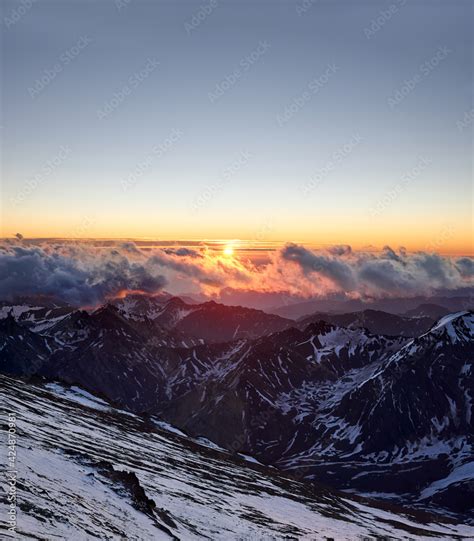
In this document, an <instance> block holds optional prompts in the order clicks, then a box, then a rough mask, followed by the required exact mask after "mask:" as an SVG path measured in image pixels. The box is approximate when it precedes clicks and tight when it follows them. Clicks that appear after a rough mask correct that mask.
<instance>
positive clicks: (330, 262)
mask: <svg viewBox="0 0 474 541" xmlns="http://www.w3.org/2000/svg"><path fill="white" fill-rule="evenodd" d="M281 256H282V257H283V259H285V260H286V261H293V262H294V263H296V264H298V265H299V266H300V267H301V269H302V270H303V272H304V273H318V274H320V275H321V276H325V277H326V278H329V279H330V280H331V281H332V282H334V284H336V285H337V286H339V287H341V288H342V289H344V290H346V291H351V290H353V289H354V288H355V286H356V283H355V280H354V275H353V271H352V268H351V266H350V265H349V264H348V263H346V262H344V261H340V260H338V259H332V258H329V257H326V256H324V255H319V254H316V253H315V252H312V251H310V250H307V249H306V248H305V247H304V246H300V245H298V244H287V245H286V246H285V247H284V248H283V249H282V251H281Z"/></svg>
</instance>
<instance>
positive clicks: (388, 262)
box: [357, 255, 417, 294]
mask: <svg viewBox="0 0 474 541" xmlns="http://www.w3.org/2000/svg"><path fill="white" fill-rule="evenodd" d="M388 257H389V259H376V258H374V259H368V260H366V261H363V262H362V264H361V265H360V267H359V268H358V273H357V274H358V278H359V281H360V282H361V283H362V284H363V285H364V286H366V287H367V288H368V289H369V290H370V289H376V290H379V291H384V292H385V293H388V294H393V293H397V294H400V293H402V294H403V293H409V294H411V293H412V291H415V290H416V286H417V284H416V282H415V280H414V279H413V277H412V276H410V274H409V273H407V272H403V270H402V267H401V266H400V265H399V264H397V260H393V259H392V257H391V255H389V256H388Z"/></svg>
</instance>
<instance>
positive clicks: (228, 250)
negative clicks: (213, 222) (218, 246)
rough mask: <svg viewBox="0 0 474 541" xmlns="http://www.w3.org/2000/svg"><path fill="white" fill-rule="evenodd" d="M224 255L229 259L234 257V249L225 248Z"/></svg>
mask: <svg viewBox="0 0 474 541" xmlns="http://www.w3.org/2000/svg"><path fill="white" fill-rule="evenodd" d="M224 255H226V256H229V257H230V256H232V255H234V249H233V248H232V246H226V247H225V248H224Z"/></svg>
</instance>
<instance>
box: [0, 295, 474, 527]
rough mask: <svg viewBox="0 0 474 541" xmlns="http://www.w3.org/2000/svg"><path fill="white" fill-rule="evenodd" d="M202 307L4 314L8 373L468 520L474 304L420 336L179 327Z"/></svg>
mask: <svg viewBox="0 0 474 541" xmlns="http://www.w3.org/2000/svg"><path fill="white" fill-rule="evenodd" d="M183 304H184V305H185V306H183ZM205 305H206V306H204V305H187V304H186V303H182V302H181V301H180V300H179V299H178V300H177V299H169V300H166V301H165V302H163V303H160V304H159V306H158V307H156V309H157V313H155V314H152V313H151V312H149V311H148V312H147V313H145V314H144V313H143V312H140V313H136V312H132V311H130V307H129V309H125V308H124V307H123V306H112V305H106V306H104V307H101V308H100V309H98V310H96V311H93V312H91V313H89V312H85V311H76V312H73V313H71V314H69V315H68V316H66V317H64V318H63V319H62V320H61V321H59V322H56V323H55V324H54V325H51V326H49V327H48V328H47V329H46V330H45V331H42V332H36V333H34V332H32V331H31V330H30V329H29V328H27V327H25V326H24V325H21V324H19V323H17V322H16V321H15V318H14V317H13V315H11V316H9V317H8V318H5V319H4V320H2V321H0V370H1V371H2V372H4V373H10V374H20V375H26V376H31V375H35V376H37V377H42V378H46V379H48V380H59V381H63V382H66V383H68V384H74V385H78V386H80V387H82V388H84V389H86V390H88V391H90V392H94V393H99V394H101V395H103V396H105V397H107V398H108V399H109V400H111V401H112V402H113V403H114V404H116V405H118V406H119V407H121V408H124V409H127V410H129V411H131V412H133V413H135V414H142V415H145V416H160V418H162V419H164V420H165V421H167V422H170V423H172V424H173V425H176V426H178V427H180V428H181V429H184V430H186V432H187V433H189V434H190V435H192V436H193V437H201V436H202V437H206V438H208V439H210V440H212V441H214V442H215V443H217V444H218V445H220V446H222V447H225V448H227V449H229V450H231V451H238V452H242V453H245V454H249V455H252V456H255V457H257V458H258V459H259V460H260V461H261V462H263V463H266V464H271V465H273V466H276V467H277V468H279V469H281V470H284V471H288V472H291V473H292V474H293V475H296V476H298V477H299V478H301V479H306V480H315V479H316V480H321V481H323V482H325V483H327V484H329V485H331V486H333V487H336V488H338V489H343V490H346V491H353V492H357V493H360V494H370V495H371V496H372V497H376V498H382V499H387V500H392V501H394V502H398V503H409V504H410V505H412V506H415V507H417V508H420V509H435V510H436V511H437V512H440V513H444V514H445V515H449V516H452V517H457V518H458V519H460V520H467V519H468V518H469V516H470V515H471V514H472V504H471V503H470V502H472V501H473V498H472V496H473V477H474V474H473V468H472V463H473V435H474V429H473V421H472V396H473V395H474V389H473V378H472V359H473V358H474V331H473V315H472V312H460V313H457V314H452V315H450V316H447V317H444V318H442V319H441V320H440V321H439V322H438V323H436V324H435V325H433V327H432V328H431V329H430V330H428V331H427V332H425V333H422V334H421V335H420V336H417V337H415V338H412V339H410V338H407V337H404V336H384V335H378V334H372V333H371V332H369V331H368V330H367V329H366V328H364V327H361V326H358V325H351V326H350V327H342V326H339V325H336V324H333V323H326V322H323V321H318V322H313V323H311V324H309V325H308V326H306V327H304V328H303V329H301V328H295V327H290V328H285V329H283V330H280V331H279V332H274V333H273V334H270V335H267V334H264V335H263V336H259V337H258V338H239V339H236V340H231V341H228V342H214V341H213V340H212V339H211V340H209V341H206V340H204V339H203V338H202V337H200V338H197V337H196V336H192V335H189V334H187V332H188V329H185V330H179V329H178V328H177V325H178V323H179V322H181V321H184V320H185V319H186V318H187V317H188V316H190V315H194V314H197V313H198V312H199V311H201V310H204V312H205V314H206V317H207V316H208V315H209V314H213V313H214V307H213V306H210V307H209V303H205ZM203 306H204V308H203ZM231 308H232V307H226V311H228V310H230V309H231ZM183 310H185V312H186V314H185V315H184V316H183ZM189 310H191V311H189ZM217 312H218V316H216V318H215V320H216V321H217V320H218V319H219V318H221V319H222V318H224V317H225V316H223V315H222V313H223V312H222V311H221V309H220V308H218V310H217ZM243 313H245V312H242V311H241V310H240V309H237V310H235V312H234V319H233V320H232V324H231V326H230V327H229V329H230V328H232V327H233V325H234V324H235V321H236V320H237V319H238V318H239V317H240V315H241V314H243ZM255 313H256V314H259V312H258V311H252V310H251V311H250V315H251V317H255V315H256V314H255ZM161 316H162V317H161ZM160 317H161V319H159V318H160ZM231 319H232V318H231ZM197 321H203V320H201V316H199V318H198V320H197ZM262 321H263V322H264V323H265V321H267V320H264V319H263V320H262V319H259V320H258V322H259V323H258V325H257V331H255V332H256V333H257V334H260V332H261V331H262V328H263V327H262V325H261V322H262ZM167 322H168V323H167ZM279 323H280V322H279ZM285 324H286V323H285ZM263 325H264V324H263ZM264 326H265V325H264ZM248 327H249V328H250V324H248ZM265 329H268V327H265ZM266 332H267V331H265V333H266Z"/></svg>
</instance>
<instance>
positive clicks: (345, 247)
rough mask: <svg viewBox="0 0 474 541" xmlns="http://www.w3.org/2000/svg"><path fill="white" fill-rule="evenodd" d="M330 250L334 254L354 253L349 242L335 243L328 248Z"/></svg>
mask: <svg viewBox="0 0 474 541" xmlns="http://www.w3.org/2000/svg"><path fill="white" fill-rule="evenodd" d="M328 252H329V253H330V254H332V255H349V254H351V253H352V248H351V246H349V244H335V245H334V246H330V247H329V248H328Z"/></svg>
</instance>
